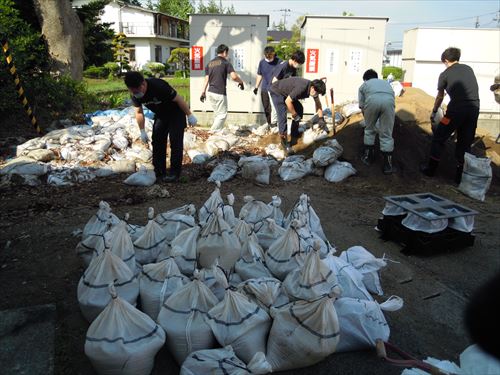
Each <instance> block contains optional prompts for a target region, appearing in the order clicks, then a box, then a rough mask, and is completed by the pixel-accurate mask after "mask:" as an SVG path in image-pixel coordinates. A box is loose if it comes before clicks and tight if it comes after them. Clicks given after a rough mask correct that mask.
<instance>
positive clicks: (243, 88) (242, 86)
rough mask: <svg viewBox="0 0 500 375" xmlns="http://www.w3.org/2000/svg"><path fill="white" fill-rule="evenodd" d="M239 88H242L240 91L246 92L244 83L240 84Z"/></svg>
mask: <svg viewBox="0 0 500 375" xmlns="http://www.w3.org/2000/svg"><path fill="white" fill-rule="evenodd" d="M238 87H239V88H240V90H245V85H244V84H243V82H241V83H238Z"/></svg>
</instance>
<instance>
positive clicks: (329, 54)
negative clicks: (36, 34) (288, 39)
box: [301, 16, 387, 113]
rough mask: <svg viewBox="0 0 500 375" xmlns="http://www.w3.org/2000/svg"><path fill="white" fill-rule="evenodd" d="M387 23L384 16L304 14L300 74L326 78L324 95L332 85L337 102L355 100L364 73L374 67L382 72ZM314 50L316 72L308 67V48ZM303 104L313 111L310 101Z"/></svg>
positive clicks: (310, 111) (312, 77) (311, 77)
mask: <svg viewBox="0 0 500 375" xmlns="http://www.w3.org/2000/svg"><path fill="white" fill-rule="evenodd" d="M386 23H387V18H374V17H335V16H331V17H330V16H306V18H305V20H304V24H303V26H302V30H301V45H302V48H303V50H304V53H305V55H306V62H305V64H304V66H303V67H302V72H303V77H304V78H307V79H310V80H313V79H317V78H320V77H327V82H326V87H327V95H329V89H330V88H333V89H334V93H335V98H334V99H335V103H337V104H339V103H342V102H345V101H350V100H357V99H358V88H359V86H360V85H361V84H362V83H363V78H362V77H363V73H364V72H365V71H366V70H367V69H374V70H375V71H377V72H378V74H379V75H380V76H381V75H382V62H383V58H384V46H385V45H384V41H385V28H386ZM315 49H317V50H318V67H317V72H314V70H315V69H310V68H308V67H307V65H308V50H315ZM308 70H309V72H308ZM311 71H312V72H311ZM322 101H324V100H322ZM303 104H304V111H305V113H314V110H315V108H314V102H313V100H311V99H306V100H305V101H304V102H303ZM323 105H324V104H323Z"/></svg>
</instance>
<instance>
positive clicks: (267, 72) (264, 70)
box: [257, 57, 281, 91]
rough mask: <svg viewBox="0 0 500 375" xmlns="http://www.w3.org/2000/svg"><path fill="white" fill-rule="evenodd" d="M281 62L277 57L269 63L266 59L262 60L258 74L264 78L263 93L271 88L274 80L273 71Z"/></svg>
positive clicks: (261, 84)
mask: <svg viewBox="0 0 500 375" xmlns="http://www.w3.org/2000/svg"><path fill="white" fill-rule="evenodd" d="M280 62H281V60H280V59H279V58H278V57H275V58H274V59H273V60H272V61H269V62H268V61H266V59H262V60H260V62H259V67H258V68H257V74H258V75H261V76H262V81H261V83H260V88H261V90H262V91H267V90H269V86H271V81H272V80H273V71H274V69H275V68H276V66H277V65H278V64H279V63H280Z"/></svg>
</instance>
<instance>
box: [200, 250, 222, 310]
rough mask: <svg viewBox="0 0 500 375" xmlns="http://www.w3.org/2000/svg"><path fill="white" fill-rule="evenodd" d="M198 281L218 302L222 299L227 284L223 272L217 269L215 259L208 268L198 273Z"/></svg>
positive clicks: (219, 268) (217, 264) (217, 265)
mask: <svg viewBox="0 0 500 375" xmlns="http://www.w3.org/2000/svg"><path fill="white" fill-rule="evenodd" d="M198 280H200V281H201V282H203V284H205V285H206V286H207V287H208V288H209V289H210V290H211V291H212V293H213V294H214V296H216V297H217V299H218V300H219V301H222V300H223V299H224V295H225V293H226V289H227V288H228V287H229V284H228V280H227V278H226V274H225V273H224V270H223V269H222V268H221V267H219V263H218V261H217V259H216V260H215V261H214V263H213V264H212V265H211V266H210V267H207V268H202V269H201V270H199V271H198Z"/></svg>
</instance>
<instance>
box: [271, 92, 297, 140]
mask: <svg viewBox="0 0 500 375" xmlns="http://www.w3.org/2000/svg"><path fill="white" fill-rule="evenodd" d="M271 99H272V100H273V103H274V108H276V113H277V114H278V131H279V133H280V135H281V136H286V135H287V134H288V129H287V125H288V124H287V113H288V109H287V107H286V104H285V99H286V98H285V97H283V95H278V94H275V93H274V92H271ZM292 103H293V106H294V108H295V111H296V112H297V114H298V115H299V116H300V117H302V116H303V115H304V107H302V104H301V103H300V102H299V101H298V100H294V101H293V102H292ZM290 135H291V136H292V137H293V138H298V137H299V136H300V133H299V122H298V121H293V120H292V124H291V129H290Z"/></svg>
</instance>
